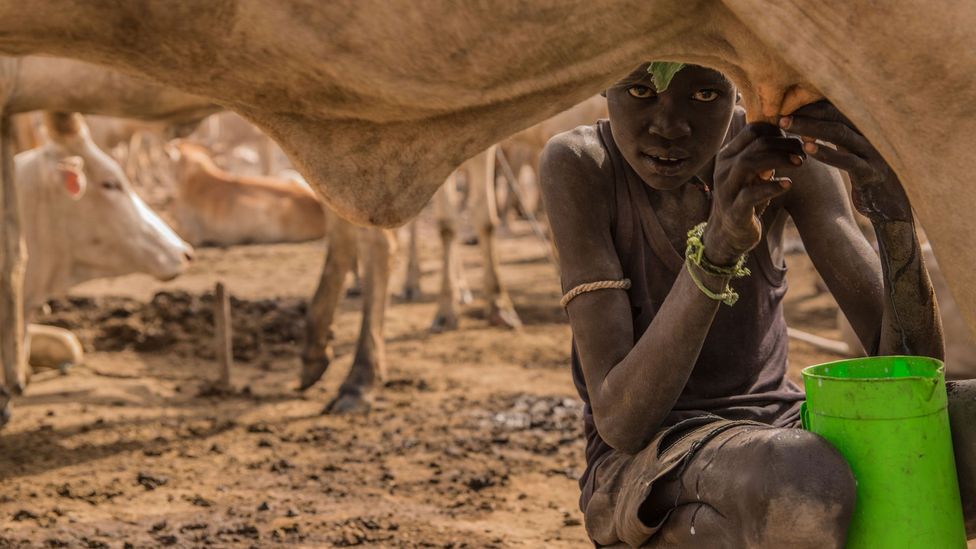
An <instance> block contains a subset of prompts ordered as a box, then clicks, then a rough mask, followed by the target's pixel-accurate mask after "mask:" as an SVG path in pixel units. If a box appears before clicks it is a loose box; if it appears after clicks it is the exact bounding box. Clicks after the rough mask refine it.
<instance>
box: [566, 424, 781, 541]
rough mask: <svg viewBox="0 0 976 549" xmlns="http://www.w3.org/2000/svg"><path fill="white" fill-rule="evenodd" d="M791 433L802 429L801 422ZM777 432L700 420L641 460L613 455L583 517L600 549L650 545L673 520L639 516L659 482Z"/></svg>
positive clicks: (662, 439) (667, 433) (663, 439)
mask: <svg viewBox="0 0 976 549" xmlns="http://www.w3.org/2000/svg"><path fill="white" fill-rule="evenodd" d="M788 427H799V422H797V423H796V424H793V425H789V426H788ZM777 428H778V427H773V426H771V425H768V424H766V423H758V422H755V421H748V420H737V421H731V420H726V419H722V418H720V417H718V416H712V415H708V416H700V417H694V418H691V419H686V420H684V421H682V422H680V423H678V424H676V425H673V426H671V427H669V428H667V429H664V430H662V431H661V432H660V433H658V434H657V435H656V436H655V437H654V439H653V440H652V441H651V442H650V444H648V445H647V447H645V448H644V449H643V450H641V451H640V452H638V453H636V454H628V453H625V452H618V451H612V452H611V453H609V454H608V455H607V456H606V457H605V458H604V459H603V460H602V461H601V462H600V464H599V465H598V466H597V468H596V469H595V470H594V471H593V495H592V497H591V498H590V500H589V502H588V503H587V506H586V509H585V511H584V513H583V514H584V523H585V525H586V532H587V533H588V534H589V536H590V539H592V540H593V541H594V542H595V543H596V544H597V546H613V545H619V544H621V543H623V544H626V545H629V546H631V547H639V546H641V545H643V544H645V543H646V542H647V541H648V540H650V539H651V538H652V537H653V536H654V534H655V533H657V531H658V530H660V529H661V527H662V526H663V525H664V523H665V522H667V519H668V515H665V516H664V517H663V518H662V519H661V520H660V521H659V522H658V523H657V524H646V523H645V522H644V521H643V520H641V518H640V516H639V512H640V508H641V506H642V505H643V504H644V502H645V501H647V498H648V496H649V495H650V493H651V489H652V488H653V486H654V483H655V482H656V481H657V480H658V479H661V478H662V477H664V476H666V475H668V474H672V473H674V474H677V475H680V474H681V471H682V470H683V468H684V467H687V466H688V464H689V463H691V461H692V460H696V459H706V460H710V459H712V458H713V457H714V456H715V454H717V452H718V451H719V450H720V449H721V448H722V445H723V442H724V441H726V440H728V439H730V438H732V437H735V436H737V435H739V434H742V433H743V432H746V431H752V430H755V429H777ZM668 514H670V512H669V513H668Z"/></svg>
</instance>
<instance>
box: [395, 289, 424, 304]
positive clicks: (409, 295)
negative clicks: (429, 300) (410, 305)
mask: <svg viewBox="0 0 976 549" xmlns="http://www.w3.org/2000/svg"><path fill="white" fill-rule="evenodd" d="M400 295H401V296H402V297H403V300H404V301H416V300H418V299H420V296H422V295H423V294H421V293H420V286H404V287H403V293H402V294H400Z"/></svg>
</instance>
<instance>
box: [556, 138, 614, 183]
mask: <svg viewBox="0 0 976 549" xmlns="http://www.w3.org/2000/svg"><path fill="white" fill-rule="evenodd" d="M540 168H541V169H542V171H543V172H545V173H546V174H547V175H548V176H549V177H545V178H542V179H544V180H547V181H549V182H553V183H557V184H565V181H566V179H567V178H569V179H573V180H579V179H583V180H587V181H590V182H595V181H594V180H597V181H598V180H603V179H606V178H610V179H612V177H613V166H612V162H611V160H610V155H609V153H608V151H607V148H606V145H605V144H604V142H603V138H602V137H601V136H600V129H599V126H598V124H589V125H584V126H577V127H576V128H573V129H571V130H568V131H565V132H562V133H559V134H556V135H555V136H553V137H552V138H551V139H550V140H549V142H548V143H546V147H545V149H543V151H542V158H541V160H540ZM553 176H555V177H553ZM543 184H545V183H544V182H543Z"/></svg>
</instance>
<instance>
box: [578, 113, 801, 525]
mask: <svg viewBox="0 0 976 549" xmlns="http://www.w3.org/2000/svg"><path fill="white" fill-rule="evenodd" d="M597 129H598V131H599V135H600V139H601V142H602V144H603V147H604V148H605V149H606V151H607V156H608V158H609V159H610V161H611V162H612V163H613V173H614V192H615V193H616V197H615V204H616V213H615V219H614V220H613V227H612V230H613V243H614V246H615V248H616V251H617V256H618V257H619V259H620V264H621V267H623V273H624V278H629V279H630V280H631V284H632V286H631V288H630V290H628V292H627V293H628V296H629V298H630V304H631V316H632V318H633V322H634V338H635V339H634V343H635V344H636V342H637V339H639V338H640V337H641V335H642V334H643V333H644V330H645V329H647V327H648V326H649V325H650V323H651V321H652V320H653V319H654V316H655V315H656V314H657V311H658V309H659V308H660V307H661V305H662V304H663V303H664V300H665V298H666V297H667V296H668V293H669V292H670V291H671V286H672V285H673V284H674V281H675V279H676V278H677V276H678V273H680V272H681V269H683V268H684V250H682V251H681V252H680V253H679V252H678V251H677V250H675V249H674V246H673V245H672V244H671V241H670V240H669V239H668V237H667V234H666V233H665V231H664V228H663V227H662V226H661V223H660V222H659V221H658V218H657V216H656V214H655V213H654V210H653V208H652V207H651V202H650V198H649V193H653V192H655V191H654V190H653V189H652V188H651V187H650V186H648V185H647V184H645V183H644V182H643V181H642V180H641V179H640V177H639V176H638V175H637V174H636V173H635V172H634V171H633V169H632V168H631V167H630V165H629V164H628V163H627V161H626V160H625V159H624V157H623V156H622V155H621V154H620V151H619V150H618V149H617V145H616V143H614V141H613V137H612V135H611V133H610V123H609V121H607V120H601V121H599V122H598V123H597ZM763 226H764V227H767V226H769V223H768V222H766V221H765V220H764V223H763ZM689 228H690V227H689ZM746 266H747V267H748V268H749V269H750V270H751V271H752V275H750V276H748V277H745V278H741V279H737V280H734V281H733V282H732V286H733V288H735V290H736V291H737V292H739V296H740V297H739V301H738V302H737V303H736V304H735V305H734V306H733V307H727V306H725V305H721V306H720V307H719V310H718V313H716V315H715V320H714V321H713V322H712V326H711V328H710V329H709V331H708V335H707V337H706V338H705V342H704V345H703V346H702V350H701V353H700V354H699V355H698V360H697V362H695V366H694V369H693V370H692V373H691V376H690V377H689V378H688V383H687V384H686V385H685V387H684V389H683V390H682V392H681V396H679V397H678V401H677V403H676V404H675V406H674V408H673V409H672V411H671V413H670V414H669V415H668V417H667V418H666V420H665V422H664V424H663V425H662V429H663V428H665V427H668V426H671V425H674V424H675V423H677V422H679V421H681V420H683V419H687V418H690V417H695V416H700V415H703V414H714V415H717V416H720V417H722V418H725V419H750V420H754V421H759V422H763V423H768V424H771V425H776V426H784V425H788V424H790V423H792V422H794V421H796V420H797V418H798V416H799V403H800V402H801V401H802V400H803V398H804V396H803V393H802V392H801V391H800V389H799V388H797V386H796V385H794V384H793V383H792V382H790V381H789V380H788V379H786V366H787V364H786V362H787V361H786V354H787V347H788V343H789V342H788V339H787V334H786V320H785V318H784V317H783V296H784V294H785V293H786V281H785V278H784V275H785V274H786V269H785V267H778V266H775V265H773V262H772V259H771V258H770V255H769V246H768V244H767V243H766V235H765V232H764V234H763V237H762V240H761V241H760V242H759V244H758V245H757V246H756V247H755V248H754V249H753V251H752V252H751V253H750V254H749V256H748V261H747V263H746ZM661 352H662V353H666V352H668V350H667V349H661ZM572 368H573V382H574V383H575V384H576V389H577V391H578V392H579V394H580V397H581V398H582V399H583V403H584V407H583V426H584V433H585V435H586V471H585V472H584V473H583V476H582V477H581V478H580V488H581V490H582V496H581V498H580V506H581V508H582V509H586V504H587V502H588V501H589V498H590V495H591V494H592V491H593V486H592V483H591V482H590V480H591V477H592V472H593V470H594V469H595V468H596V466H597V465H598V464H599V463H600V461H601V460H602V459H603V458H605V457H606V456H607V455H608V454H609V453H610V452H612V451H615V450H614V449H613V448H612V447H611V446H610V445H609V444H607V443H606V442H605V441H604V440H603V439H602V438H601V437H600V433H599V432H597V429H596V424H595V423H594V421H593V413H592V409H591V407H590V399H589V395H588V393H587V390H586V385H585V383H584V378H583V371H582V368H581V365H580V359H579V355H578V353H577V352H576V345H575V341H574V344H573V352H572Z"/></svg>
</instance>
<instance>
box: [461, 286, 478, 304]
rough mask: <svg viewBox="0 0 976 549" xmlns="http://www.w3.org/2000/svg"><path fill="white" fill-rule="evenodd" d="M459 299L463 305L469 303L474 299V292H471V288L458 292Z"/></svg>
mask: <svg viewBox="0 0 976 549" xmlns="http://www.w3.org/2000/svg"><path fill="white" fill-rule="evenodd" d="M458 301H460V302H461V305H469V304H470V303H471V302H472V301H474V294H472V293H471V290H469V289H467V288H465V289H463V290H461V292H460V293H459V294H458Z"/></svg>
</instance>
